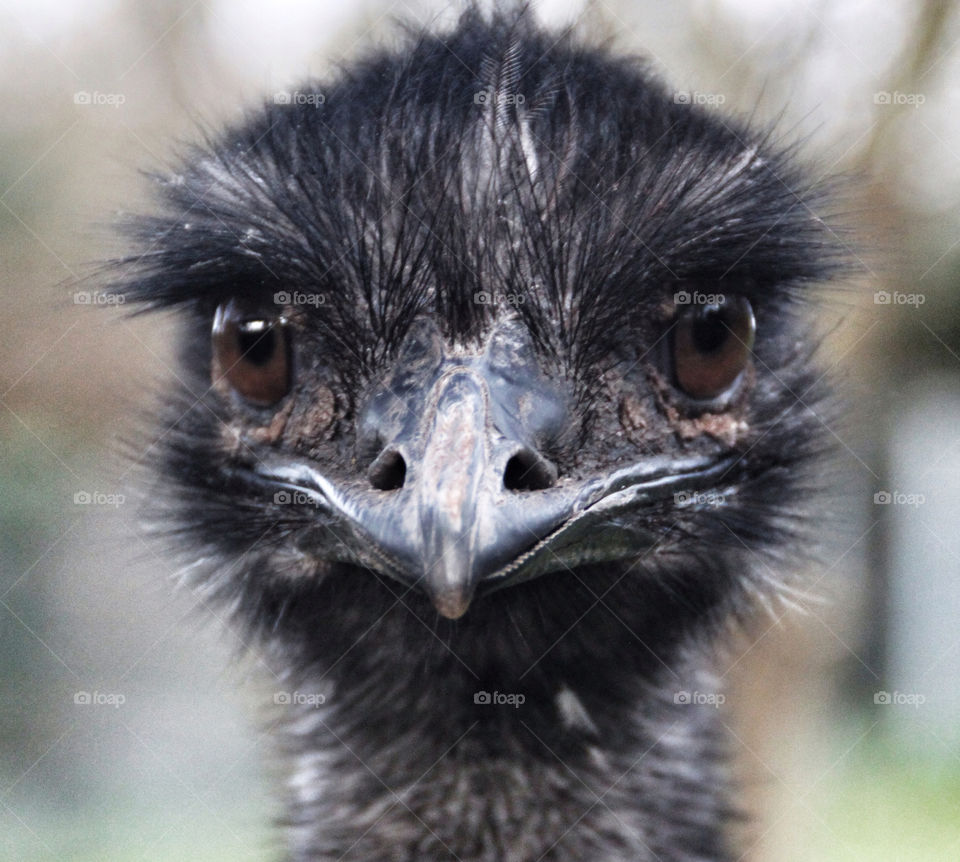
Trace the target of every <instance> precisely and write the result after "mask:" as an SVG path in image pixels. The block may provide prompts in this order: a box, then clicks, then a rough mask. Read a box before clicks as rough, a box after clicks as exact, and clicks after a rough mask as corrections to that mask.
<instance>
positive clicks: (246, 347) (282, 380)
mask: <svg viewBox="0 0 960 862" xmlns="http://www.w3.org/2000/svg"><path fill="white" fill-rule="evenodd" d="M220 380H226V382H227V383H228V384H229V385H230V386H231V387H232V388H233V389H234V390H235V391H236V392H237V393H238V394H239V395H240V396H241V397H243V398H245V399H246V400H247V401H249V402H250V403H251V404H256V405H258V406H261V407H269V406H271V405H272V404H276V403H277V402H278V401H279V400H280V399H281V398H283V396H284V395H286V394H287V392H288V391H289V389H290V362H289V349H288V343H287V333H286V324H285V321H284V320H282V319H279V320H270V319H267V318H263V317H255V316H244V315H243V314H242V313H241V312H240V310H239V309H238V308H237V307H236V305H235V304H234V303H233V302H228V303H226V304H224V305H221V306H220V307H219V308H217V312H216V314H215V315H214V318H213V381H214V383H216V382H218V381H220Z"/></svg>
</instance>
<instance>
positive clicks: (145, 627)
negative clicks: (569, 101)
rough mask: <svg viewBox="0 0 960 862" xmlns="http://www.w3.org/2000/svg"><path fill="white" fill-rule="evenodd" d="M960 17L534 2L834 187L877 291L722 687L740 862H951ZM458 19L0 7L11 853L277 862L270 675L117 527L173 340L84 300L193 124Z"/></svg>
mask: <svg viewBox="0 0 960 862" xmlns="http://www.w3.org/2000/svg"><path fill="white" fill-rule="evenodd" d="M956 6H957V4H956V3H953V2H949V0H939V2H916V0H912V2H911V0H833V2H829V0H819V2H814V0H807V2H799V3H798V2H795V0H678V2H674V3H670V4H665V3H661V2H655V0H650V2H645V0H644V1H643V2H641V0H596V2H589V3H585V2H572V0H568V2H559V0H554V2H547V0H544V2H541V3H540V4H538V8H539V10H540V16H541V17H542V18H543V19H544V20H545V21H547V22H549V23H551V24H558V25H564V24H568V23H571V22H574V21H577V22H579V23H578V26H579V27H580V28H581V29H582V30H583V31H584V32H586V33H587V34H589V35H591V36H593V37H599V38H607V39H610V40H612V42H613V44H614V45H616V46H617V47H618V48H619V49H621V50H623V51H625V52H628V53H634V54H637V55H642V56H644V57H646V58H647V59H648V60H649V62H650V63H651V65H652V66H653V68H654V69H655V70H657V71H658V72H659V73H660V74H661V76H662V77H664V79H665V80H667V81H668V82H669V83H670V86H671V88H675V89H676V93H677V97H678V98H683V99H689V100H691V101H701V102H704V103H708V104H714V105H717V106H719V107H720V108H721V110H725V111H732V112H734V113H738V114H742V115H752V116H753V117H754V118H755V120H756V121H757V122H760V123H764V122H776V124H777V128H778V129H779V130H780V131H781V132H782V133H783V135H784V137H785V139H786V140H788V141H798V140H802V141H803V142H804V143H803V147H804V151H805V152H806V154H807V156H808V157H809V160H810V162H811V164H813V165H814V173H815V175H817V176H819V175H827V174H840V175H843V176H845V177H846V178H847V183H846V196H845V199H844V202H843V209H844V212H845V214H846V215H845V216H844V220H845V222H846V223H847V224H848V225H849V226H850V227H851V228H852V230H851V233H850V235H849V237H847V241H848V242H849V244H850V247H851V249H852V251H853V254H854V255H855V257H856V259H857V261H858V264H859V269H860V273H859V275H858V276H857V277H855V278H854V279H852V280H851V281H850V283H849V284H848V285H847V286H845V288H844V289H843V290H840V291H837V292H836V293H835V294H833V295H831V297H830V298H829V300H828V301H827V303H826V304H825V305H824V307H823V310H822V321H821V322H822V324H823V331H824V336H825V343H824V350H823V361H824V366H825V368H827V369H829V373H830V374H831V375H832V376H833V377H834V378H836V379H837V381H838V387H839V389H840V392H841V397H842V398H843V399H844V401H845V403H846V404H847V405H848V408H849V410H848V416H847V418H846V420H845V421H844V422H843V423H842V424H841V425H836V426H832V427H831V431H832V433H833V434H834V435H835V437H836V439H837V442H838V444H839V449H840V451H841V452H842V458H843V465H842V467H841V468H840V469H839V470H838V475H839V476H842V480H841V481H842V484H843V486H844V490H845V491H846V492H847V493H845V495H844V496H843V502H842V503H841V504H839V505H837V506H834V507H832V508H831V509H830V510H828V511H824V512H822V513H820V515H821V516H822V519H823V522H824V524H825V525H832V524H834V523H842V524H843V527H842V529H840V530H836V531H834V532H836V533H838V534H839V536H840V538H838V539H836V540H834V541H832V542H831V543H829V544H828V546H827V549H826V550H825V552H824V560H823V562H822V564H821V565H819V566H817V567H815V568H814V569H813V570H812V571H811V572H810V573H809V575H808V577H807V583H808V585H809V589H808V591H807V592H806V593H804V594H802V595H798V596H797V597H795V599H794V602H793V604H794V605H795V607H792V608H787V607H784V608H775V609H773V611H772V612H771V614H770V615H769V617H767V618H764V619H762V620H761V621H760V623H759V625H758V626H757V627H756V629H755V630H753V631H751V632H750V633H749V635H748V636H745V637H744V638H743V639H742V641H741V642H740V643H738V644H737V645H736V647H735V648H733V649H731V650H730V651H729V654H728V655H725V656H724V657H723V659H722V662H721V672H723V675H724V679H725V682H726V683H727V684H728V685H729V692H728V696H727V703H726V704H725V705H724V719H725V721H726V722H727V724H728V726H729V728H730V732H731V735H732V736H731V738H732V739H733V748H734V755H735V759H736V768H737V771H738V774H739V776H740V779H741V781H742V783H743V786H744V789H745V794H746V798H747V800H748V802H749V805H750V808H751V810H752V812H753V813H754V815H755V820H754V822H753V823H752V824H750V825H748V826H746V827H745V828H744V830H743V835H742V840H741V844H742V848H743V857H742V858H743V859H744V860H749V862H773V861H774V860H775V862H784V860H788V862H800V860H804V862H812V860H817V862H831V861H832V860H863V862H867V860H869V862H876V860H911V862H913V860H923V862H927V860H929V862H934V860H938V862H955V860H957V859H960V589H958V587H957V585H958V583H960V374H958V371H960V291H958V289H957V287H958V280H960V15H958V12H957V8H956ZM455 10H456V5H455V4H453V5H451V4H449V3H437V2H418V0H407V2H403V0H399V2H389V3H388V2H382V0H355V2H353V3H350V4H347V3H341V2H338V3H334V2H326V0H315V2H304V0H281V2H270V3H267V2H266V0H232V2H228V0H170V2H164V3H150V2H137V0H88V2H87V3H84V4H76V3H70V2H66V0H61V2H57V0H29V2H28V0H0V299H2V302H3V310H4V313H3V314H2V316H0V858H2V859H4V860H6V859H9V860H17V862H21V860H37V862H40V860H98V861H99V862H104V860H107V862H110V860H121V859H122V860H137V859H141V860H182V859H191V860H200V862H206V860H228V859H229V860H232V862H238V860H250V862H253V860H265V859H272V858H276V857H277V851H278V847H277V843H276V839H275V837H274V835H273V832H272V830H271V828H270V822H271V819H272V818H273V817H274V816H275V815H276V813H277V811H276V808H275V806H274V803H273V802H272V799H273V794H272V792H271V791H272V787H273V786H274V783H275V781H276V776H275V775H274V774H273V771H272V769H271V767H270V762H271V757H270V746H269V740H268V738H267V737H266V736H265V735H264V734H262V732H261V728H260V727H259V726H258V724H257V721H256V716H257V714H258V712H260V711H261V709H262V707H263V706H264V704H265V696H264V695H263V692H262V691H261V690H260V687H258V685H257V683H256V681H257V679H258V672H257V668H256V661H255V659H247V660H246V661H245V662H240V663H239V664H238V663H237V662H235V661H234V660H233V658H232V655H233V653H234V652H235V651H236V649H237V648H238V647H239V646H241V645H239V644H237V643H236V642H235V641H234V640H233V639H232V636H231V634H230V633H229V631H228V630H227V629H226V628H225V627H224V626H223V624H222V621H221V620H220V619H218V617H217V616H216V613H215V611H214V610H213V609H210V608H207V607H206V606H204V605H203V603H202V602H201V601H199V599H198V598H197V597H196V596H190V595H185V594H175V593H174V592H173V591H172V590H171V575H172V574H173V573H172V572H171V566H170V564H169V562H167V561H166V560H164V559H163V558H162V557H160V556H158V555H157V549H156V548H154V547H152V546H150V545H148V544H144V543H143V542H142V540H141V539H140V538H139V537H138V533H137V531H136V529H135V528H134V526H133V525H134V522H135V520H136V504H135V503H134V501H133V495H132V493H131V490H130V489H131V487H132V485H134V484H135V482H136V479H135V477H136V475H137V468H136V465H137V462H138V461H141V460H147V461H149V458H150V454H151V453H150V450H149V448H147V447H148V444H149V439H150V438H149V437H147V436H145V435H142V434H141V433H140V432H139V431H138V429H140V428H142V425H143V423H142V421H141V422H140V423H139V424H138V420H137V419H136V417H137V416H138V415H140V414H141V413H142V411H143V408H144V406H145V405H149V404H150V403H151V401H152V399H153V398H154V397H155V393H157V392H158V391H162V387H163V382H164V380H166V379H168V378H169V376H170V374H171V373H172V372H171V371H170V370H169V364H170V355H169V344H170V332H171V330H170V321H169V320H163V319H161V318H157V317H151V318H150V319H149V320H142V319H136V318H129V317H125V316H124V315H123V309H115V308H109V307H103V303H102V299H101V298H100V297H98V295H97V294H96V292H95V289H96V284H95V283H91V282H90V281H84V278H85V277H86V276H89V274H90V272H91V267H92V266H93V265H95V264H96V262H97V261H99V260H103V259H105V258H107V257H109V256H111V255H114V254H116V253H118V252H120V251H122V246H121V245H119V244H118V241H117V240H116V238H115V237H114V236H113V234H112V231H111V225H112V224H113V222H114V220H115V218H116V214H117V212H118V211H122V210H131V209H133V210H137V209H144V208H146V207H147V206H148V200H147V198H146V196H145V192H146V188H145V187H146V185H147V183H146V182H145V180H144V179H143V177H142V176H141V174H140V171H142V170H144V169H147V170H149V169H153V168H158V167H159V168H162V167H163V166H165V165H167V164H169V163H170V161H171V159H172V157H173V154H174V153H175V151H176V148H177V146H178V144H179V143H181V142H183V141H185V140H189V139H191V138H193V137H196V136H197V134H198V129H200V128H216V127H217V126H218V124H220V123H222V122H224V121H225V120H228V119H230V118H234V117H236V116H238V114H239V113H240V112H241V111H242V110H243V108H244V107H245V106H250V105H255V104H256V103H257V102H258V101H259V100H261V99H263V98H265V97H267V98H269V97H270V96H271V94H273V93H275V92H279V91H282V90H285V89H287V88H290V89H293V88H295V86H296V84H297V81H298V80H299V79H301V78H302V77H304V76H306V75H308V74H313V75H321V76H322V75H325V74H328V73H331V72H332V71H333V70H335V68H336V66H337V65H338V64H340V63H342V62H343V61H344V60H348V59H349V58H351V57H353V56H356V55H357V54H358V53H360V52H362V51H363V49H364V48H365V47H366V46H368V45H369V44H371V42H373V41H381V42H382V41H386V42H390V41H394V40H396V39H397V35H396V31H395V28H394V22H395V20H396V19H397V18H400V19H403V20H407V21H411V20H412V21H414V22H421V23H426V22H431V21H434V22H439V23H440V24H442V23H443V22H444V21H449V20H450V19H451V18H452V15H453V14H454V13H455ZM125 439H133V440H143V441H144V442H143V443H142V444H137V446H139V448H138V449H136V448H135V449H134V451H133V452H130V449H129V446H127V447H126V449H125V448H124V444H123V441H124V440H125ZM825 532H826V531H825Z"/></svg>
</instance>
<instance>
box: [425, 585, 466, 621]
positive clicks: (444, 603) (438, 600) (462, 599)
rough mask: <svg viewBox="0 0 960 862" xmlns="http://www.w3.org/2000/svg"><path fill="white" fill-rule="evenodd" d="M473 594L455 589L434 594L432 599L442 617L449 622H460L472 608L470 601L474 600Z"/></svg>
mask: <svg viewBox="0 0 960 862" xmlns="http://www.w3.org/2000/svg"><path fill="white" fill-rule="evenodd" d="M472 593H473V591H472V590H470V591H467V590H461V589H456V588H454V589H448V590H444V591H442V592H438V593H434V594H433V595H432V596H431V599H432V601H433V606H434V607H435V608H436V609H437V613H438V614H440V616H442V617H446V618H447V619H448V620H458V619H460V617H462V616H463V615H464V614H465V613H466V612H467V608H469V607H470V601H471V599H472V598H473V595H472Z"/></svg>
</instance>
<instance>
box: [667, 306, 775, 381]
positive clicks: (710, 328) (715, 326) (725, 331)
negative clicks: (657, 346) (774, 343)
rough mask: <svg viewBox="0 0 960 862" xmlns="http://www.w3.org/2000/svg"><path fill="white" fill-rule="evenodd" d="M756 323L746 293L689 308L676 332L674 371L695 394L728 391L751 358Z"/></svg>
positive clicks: (678, 324) (678, 323)
mask: <svg viewBox="0 0 960 862" xmlns="http://www.w3.org/2000/svg"><path fill="white" fill-rule="evenodd" d="M755 332H756V323H755V321H754V318H753V309H752V308H751V307H750V303H749V302H748V301H747V300H746V299H744V298H743V297H742V296H728V297H726V298H725V300H724V301H723V302H718V303H714V304H710V305H699V306H694V307H692V308H688V309H685V310H684V311H683V312H682V313H681V314H680V316H679V318H678V319H677V325H676V327H675V329H674V332H673V371H674V375H675V377H676V382H677V385H678V386H679V387H680V388H681V389H682V390H683V391H684V392H685V393H686V394H687V395H689V396H690V397H691V398H696V399H698V400H708V399H711V398H716V397H717V396H719V395H722V394H723V393H724V392H726V391H727V390H728V389H729V388H730V387H731V386H733V384H734V383H735V382H736V380H737V378H738V377H739V376H740V375H741V374H742V373H743V370H744V369H745V368H746V367H747V364H748V363H749V361H750V351H751V350H752V349H753V339H754V334H755Z"/></svg>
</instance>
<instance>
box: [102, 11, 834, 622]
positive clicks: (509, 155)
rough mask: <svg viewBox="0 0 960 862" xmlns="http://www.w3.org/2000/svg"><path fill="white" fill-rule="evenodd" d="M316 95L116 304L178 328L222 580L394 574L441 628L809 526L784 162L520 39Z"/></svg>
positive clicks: (791, 179)
mask: <svg viewBox="0 0 960 862" xmlns="http://www.w3.org/2000/svg"><path fill="white" fill-rule="evenodd" d="M496 57H500V58H501V60H500V61H498V62H499V64H498V62H495V61H494V60H492V59H491V58H496ZM453 58H455V59H453ZM428 81H433V82H437V81H442V82H444V83H443V85H442V86H440V85H438V84H436V83H434V84H433V85H431V86H427V84H426V83H425V82H428ZM326 89H327V94H326V97H325V99H324V100H322V101H321V102H320V103H318V104H313V103H311V104H310V105H304V104H297V103H295V104H282V105H269V106H267V107H266V108H265V109H264V110H263V111H261V112H259V113H258V114H256V115H255V116H253V117H252V118H250V119H249V120H248V121H247V122H245V123H243V124H242V125H238V126H237V127H236V128H234V129H231V130H228V131H227V132H225V133H224V134H223V135H222V137H221V138H220V139H218V140H215V141H213V142H212V143H211V144H210V145H209V146H208V147H206V148H202V149H198V150H197V151H196V152H194V153H193V154H192V155H191V156H190V157H189V158H188V160H187V161H186V163H185V165H184V167H183V170H182V172H181V173H180V174H178V175H177V176H175V177H173V178H170V179H167V180H162V181H161V188H162V197H163V199H164V201H165V203H166V205H167V212H166V213H165V214H163V215H160V216H156V217H154V218H152V219H146V220H140V221H138V222H137V223H136V225H135V232H136V233H137V236H138V238H139V239H140V241H141V243H142V244H143V247H144V248H145V250H146V251H145V253H143V254H140V255H137V256H136V257H135V258H132V259H131V261H128V262H127V264H128V265H130V264H131V263H133V264H135V266H133V267H132V271H133V272H134V275H133V276H131V277H129V278H128V279H127V281H126V282H125V284H124V285H122V287H121V289H122V290H123V291H124V292H125V293H126V294H127V295H128V296H129V297H130V298H132V299H134V300H140V301H143V302H146V303H148V304H151V305H153V306H159V307H172V308H175V309H177V310H178V311H179V312H180V314H181V317H182V319H183V320H184V326H183V344H182V351H181V352H182V375H181V376H182V378H183V380H184V383H185V391H184V393H183V394H182V395H183V398H182V400H181V401H179V402H178V403H177V405H175V407H174V418H173V420H172V423H171V424H172V430H171V433H170V434H169V435H167V440H166V451H167V462H166V465H167V466H166V470H165V473H166V474H167V476H168V477H169V479H171V480H172V482H171V484H172V485H173V486H174V487H176V488H177V489H179V490H180V491H181V492H183V491H186V492H187V493H181V494H180V496H179V499H178V501H177V503H176V508H177V511H178V512H179V513H180V514H179V523H180V529H181V530H182V531H183V532H185V533H187V534H188V535H190V536H191V538H192V539H193V542H194V544H195V545H199V546H201V547H202V548H206V549H208V550H209V551H210V552H211V553H210V554H209V556H210V557H216V558H218V559H222V558H223V557H226V558H227V559H228V560H229V561H230V564H229V565H228V566H227V568H228V569H230V568H231V567H232V568H233V574H231V575H229V576H228V575H226V574H222V573H221V574H219V575H216V576H214V577H213V578H212V582H213V583H215V584H224V583H227V582H229V583H231V584H233V585H234V586H236V584H238V583H239V584H241V585H242V588H243V589H249V590H255V589H257V588H258V587H262V586H263V585H264V583H267V582H269V583H271V584H278V583H279V584H284V583H286V584H290V585H302V584H304V583H315V582H318V581H322V580H323V579H325V578H329V577H332V576H334V575H337V574H340V575H344V574H345V573H346V574H348V575H349V577H351V578H364V577H368V578H372V577H376V578H377V579H380V578H388V579H393V580H394V581H398V582H400V583H401V584H402V585H404V587H405V588H406V589H409V590H412V591H415V592H417V593H422V594H424V595H425V596H426V597H427V598H429V600H430V601H431V602H432V603H433V606H434V607H435V609H436V610H437V611H438V612H439V613H440V614H441V615H442V616H444V617H448V618H451V619H456V618H459V617H461V616H462V615H464V614H465V613H466V612H467V610H468V608H469V607H470V606H471V602H472V601H474V600H476V601H483V600H484V596H485V595H486V594H488V593H491V592H493V591H496V590H499V589H502V588H506V587H511V586H513V585H516V584H518V583H521V582H529V581H533V580H536V581H537V582H538V583H542V584H544V585H545V586H543V589H544V590H549V589H550V586H549V581H550V578H551V577H552V576H555V575H557V574H558V573H576V572H578V571H581V570H584V569H585V568H590V567H594V568H595V567H597V566H599V565H606V566H609V567H613V569H615V570H616V571H618V572H620V573H621V574H622V575H626V574H627V573H628V572H630V571H631V570H636V572H641V571H642V572H644V573H645V574H644V577H646V578H648V579H651V578H652V579H654V580H657V579H659V580H660V581H662V582H663V584H664V589H667V588H668V587H667V585H668V584H669V585H670V586H669V589H672V590H674V591H676V584H677V583H678V581H679V582H681V583H682V582H683V579H685V578H688V579H692V580H694V581H696V580H697V579H700V580H702V579H704V578H705V577H708V575H709V573H711V572H712V573H714V574H717V573H722V574H723V575H724V576H725V577H726V576H727V575H729V574H730V573H731V572H734V571H739V572H746V571H748V569H750V568H751V567H748V566H747V565H746V562H745V561H746V559H747V558H748V557H750V556H756V555H759V554H763V553H765V552H766V551H768V550H769V549H770V548H772V547H775V546H776V545H777V544H778V541H779V539H780V538H781V537H782V536H783V535H784V534H785V533H786V532H789V531H790V530H791V529H793V528H795V527H796V526H797V525H798V524H800V523H801V522H802V520H803V516H802V514H801V509H800V508H798V507H797V506H796V505H795V504H796V503H797V501H798V499H799V496H800V491H799V490H798V489H799V488H800V487H801V485H802V480H803V477H804V475H805V473H804V471H805V469H806V466H807V464H808V463H812V461H813V458H814V455H815V453H816V451H817V447H818V444H817V442H816V441H817V433H816V431H817V428H818V427H819V425H820V422H819V419H818V418H817V416H816V413H815V412H814V410H813V408H812V407H811V405H812V404H814V403H815V399H816V397H817V394H818V388H817V386H816V381H817V374H816V372H815V370H814V369H813V368H812V367H811V366H810V363H809V361H808V356H809V352H810V345H809V343H808V342H809V338H810V336H809V328H808V324H807V323H806V322H805V319H806V318H805V316H804V307H803V306H804V298H805V296H806V295H807V294H809V285H810V284H811V283H813V282H818V281H821V280H823V279H824V278H826V277H827V276H828V275H829V274H830V273H831V271H832V267H833V266H834V264H833V257H832V255H833V252H832V250H831V245H830V242H829V239H828V229H827V228H826V227H825V225H824V222H823V220H822V219H821V217H820V215H819V214H818V210H817V208H818V206H819V205H820V203H821V197H820V192H819V191H818V190H817V189H816V188H814V187H811V186H810V184H808V183H807V182H806V180H805V179H804V173H803V171H802V170H801V169H800V168H799V167H797V166H796V165H795V163H794V160H793V157H792V155H790V154H788V153H784V152H781V151H780V150H778V149H777V147H776V146H775V145H773V144H772V143H771V142H770V141H768V140H767V139H766V138H763V137H758V136H757V135H755V134H754V133H752V132H751V131H749V130H747V129H745V128H741V127H739V126H738V125H737V124H736V123H734V122H732V121H730V120H726V119H717V118H713V117H711V116H709V115H707V114H705V113H703V112H702V111H701V109H700V108H699V107H697V106H694V105H689V104H678V103H677V102H676V100H672V99H670V98H669V97H668V96H667V95H666V94H664V93H663V92H662V91H661V89H660V87H659V85H658V84H657V83H656V82H654V81H651V80H650V79H649V78H648V77H647V76H646V75H645V74H644V73H642V72H640V71H637V70H635V69H633V68H631V67H629V66H627V65H626V64H624V63H622V62H620V61H616V60H613V59H611V58H609V57H607V56H606V55H605V54H603V53H601V52H597V51H593V50H588V49H579V48H576V47H575V46H572V45H570V44H568V43H567V42H563V41H562V42H560V43H557V42H555V41H554V40H550V41H549V42H547V41H545V37H543V35H542V34H539V33H538V32H537V31H536V30H534V29H527V27H526V25H524V24H522V23H521V24H516V23H515V25H511V26H507V24H506V23H505V22H503V21H499V22H494V23H492V24H489V23H488V24H483V23H478V21H475V20H472V19H471V20H469V21H467V23H466V24H463V25H462V26H461V28H460V29H459V30H458V31H456V32H455V33H454V34H453V35H450V36H448V37H444V38H443V39H441V38H439V37H437V38H425V39H424V40H421V41H420V42H418V43H417V45H416V46H414V47H413V48H411V49H410V51H409V53H408V54H406V55H402V56H400V55H397V56H394V55H387V54H384V55H378V56H376V57H374V58H373V59H371V60H370V61H369V62H368V63H367V64H366V65H362V64H361V66H359V67H358V68H357V69H356V70H354V71H352V72H349V73H348V74H346V75H345V76H344V78H343V79H342V80H340V81H339V82H337V83H335V84H333V85H331V86H330V87H328V88H326ZM492 91H497V92H499V91H503V92H508V93H512V94H513V95H514V96H515V98H513V99H500V98H497V99H492V100H491V99H482V100H478V99H476V98H473V94H475V93H477V92H492ZM601 95H602V98H601ZM754 568H755V567H754ZM238 573H239V574H238ZM737 577H739V578H740V580H741V581H742V582H743V583H744V584H746V583H748V582H749V580H750V577H751V576H750V575H749V574H740V575H738V576H737ZM291 588H292V589H293V588H295V587H291Z"/></svg>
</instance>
